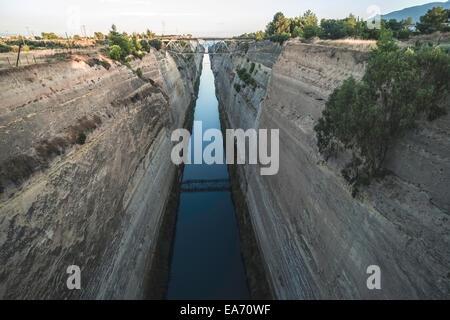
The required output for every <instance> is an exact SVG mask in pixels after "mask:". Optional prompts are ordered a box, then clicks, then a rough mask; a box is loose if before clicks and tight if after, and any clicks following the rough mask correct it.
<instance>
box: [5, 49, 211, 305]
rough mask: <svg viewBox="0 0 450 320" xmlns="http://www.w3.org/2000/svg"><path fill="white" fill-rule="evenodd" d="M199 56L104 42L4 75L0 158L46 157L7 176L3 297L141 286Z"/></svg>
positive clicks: (102, 292) (133, 292)
mask: <svg viewBox="0 0 450 320" xmlns="http://www.w3.org/2000/svg"><path fill="white" fill-rule="evenodd" d="M190 45H191V46H196V45H197V44H195V43H191V44H190ZM93 58H96V59H99V60H103V61H108V62H109V63H110V64H111V67H110V68H109V70H107V69H105V68H104V67H103V66H101V65H100V64H92V63H90V62H91V61H92V59H93ZM201 60H202V56H201V55H198V56H196V58H195V59H193V61H191V63H189V64H183V65H182V67H183V68H182V69H181V68H179V67H180V64H182V63H183V62H182V61H178V60H175V59H174V58H173V57H172V56H171V55H170V54H169V53H167V52H164V51H161V52H157V51H155V50H153V49H152V51H151V53H149V54H147V55H146V56H145V57H144V58H143V59H142V60H139V59H136V60H133V61H131V69H130V68H127V67H126V66H124V65H122V64H119V63H117V62H113V61H111V60H109V59H107V58H105V57H104V56H102V55H101V54H100V53H95V54H93V55H92V56H85V55H83V56H72V57H71V58H70V59H69V60H68V61H61V62H59V63H56V64H50V65H35V66H28V67H25V68H19V69H14V70H10V71H4V72H2V73H1V74H0V87H1V89H2V90H1V97H0V101H1V108H0V136H1V139H0V150H1V151H2V152H1V155H0V163H2V164H3V165H5V164H7V163H8V161H9V160H11V159H12V160H15V159H17V157H19V159H29V158H32V159H36V161H37V162H35V163H33V164H34V165H35V166H34V167H32V168H31V169H30V167H27V166H25V167H24V168H25V169H24V170H25V171H26V170H28V171H26V172H25V174H22V175H21V173H16V174H19V175H20V177H21V178H20V179H16V180H17V181H15V182H14V181H13V180H14V179H9V178H11V177H10V176H6V175H5V174H4V175H3V176H2V178H3V179H2V181H1V184H2V188H3V190H2V191H3V192H2V193H1V200H0V265H1V268H0V297H1V298H3V299H7V298H9V299H11V298H12V299H16V298H19V299H24V298H38V299H47V298H58V299H61V298H64V299H65V298H89V299H91V298H101V299H106V298H141V297H142V294H143V292H144V290H145V289H146V288H145V285H146V283H145V279H146V272H148V268H149V265H150V263H151V260H152V256H151V254H152V248H154V246H155V241H156V238H157V236H158V229H159V225H160V222H161V215H162V213H163V212H164V208H165V205H166V201H167V198H168V192H169V190H170V187H171V186H170V182H171V181H172V177H173V175H174V172H175V168H174V166H173V164H172V162H171V161H170V151H171V146H172V144H171V142H170V134H171V132H172V130H173V129H175V128H179V127H181V126H182V123H183V120H184V115H185V113H186V110H187V108H188V107H189V105H190V104H191V103H192V101H193V99H195V94H194V83H195V81H196V79H197V78H198V77H199V76H200V68H201ZM89 63H90V64H91V65H92V66H89ZM137 68H140V69H141V70H142V73H143V75H142V78H139V77H138V76H137V74H136V70H137ZM150 79H151V80H150ZM80 119H82V120H80ZM86 121H87V122H86ZM74 130H75V133H76V134H78V135H79V134H80V132H81V131H83V134H85V136H86V139H85V142H84V144H80V143H81V142H82V141H81V142H80V141H76V142H75V143H74V142H73V141H72V140H71V139H70V138H71V134H73V131H74ZM77 130H78V131H77ZM55 137H58V138H61V139H65V140H66V142H62V140H53V138H55ZM76 138H78V136H76ZM46 141H47V144H45V143H46ZM49 141H50V142H55V141H56V142H58V141H59V143H60V144H61V145H63V146H64V147H63V148H59V147H60V146H61V145H60V144H57V147H58V148H56V149H57V150H58V151H55V152H52V150H54V149H52V146H50V147H48V146H47V145H48V142H49ZM43 143H44V146H47V148H50V149H48V150H49V151H48V152H47V153H43V152H42V150H41V149H38V147H39V146H40V145H42V144H43ZM60 149H61V150H60ZM39 150H41V153H39ZM45 150H47V149H45ZM62 150H64V151H62ZM58 153H59V154H58ZM23 155H26V156H27V157H29V158H23V157H22V156H23ZM44 155H45V156H44ZM44 158H45V159H44ZM7 177H8V179H7ZM69 265H78V266H79V267H80V268H81V286H82V289H81V290H73V291H70V290H68V289H67V286H66V280H67V277H68V274H67V273H66V269H67V267H68V266H69Z"/></svg>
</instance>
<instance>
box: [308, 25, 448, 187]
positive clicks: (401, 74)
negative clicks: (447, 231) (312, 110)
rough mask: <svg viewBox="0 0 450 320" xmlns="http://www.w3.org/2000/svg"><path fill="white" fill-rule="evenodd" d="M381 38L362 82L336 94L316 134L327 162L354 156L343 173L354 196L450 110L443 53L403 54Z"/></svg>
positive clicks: (388, 39)
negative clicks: (401, 142) (397, 144)
mask: <svg viewBox="0 0 450 320" xmlns="http://www.w3.org/2000/svg"><path fill="white" fill-rule="evenodd" d="M380 37H381V39H380V40H379V41H378V48H377V49H375V50H373V51H372V53H371V57H370V60H369V62H368V65H367V69H366V72H365V75H364V77H363V79H362V81H359V82H358V81H356V80H355V79H353V78H349V79H348V80H346V81H344V83H343V84H342V86H340V87H339V88H337V89H335V90H334V92H333V93H332V94H331V95H330V97H329V98H328V101H327V102H326V105H325V110H324V111H323V114H322V118H320V119H319V121H318V123H317V125H316V126H315V128H314V129H315V131H316V133H317V145H318V147H319V151H320V152H321V153H322V154H323V155H324V157H325V158H326V159H328V158H329V157H331V156H336V155H337V154H338V153H339V151H340V150H341V149H342V148H345V149H349V150H352V152H353V153H354V154H353V157H352V160H351V161H350V162H349V163H348V164H347V166H346V167H345V168H344V170H343V171H342V174H343V176H344V178H345V179H346V180H347V181H348V182H349V183H350V184H351V185H352V186H353V190H354V191H355V190H357V187H358V186H359V185H361V184H366V183H368V182H370V180H371V179H372V178H373V177H374V176H378V175H381V174H383V171H384V169H383V162H384V159H385V156H386V153H387V151H388V149H389V147H390V146H391V145H392V143H393V141H394V140H395V139H396V138H398V137H400V136H402V135H403V134H404V133H405V132H407V131H408V130H411V129H413V128H415V127H416V121H417V120H418V119H419V118H421V117H427V118H428V119H429V120H432V119H435V118H436V117H439V116H441V115H443V114H445V113H446V108H447V107H448V101H447V100H446V99H448V90H449V81H448V79H450V57H449V56H448V55H447V54H445V53H443V52H442V51H441V50H440V49H439V48H423V49H420V50H418V51H417V52H413V51H412V50H402V49H400V48H398V47H397V46H396V45H395V43H394V42H393V41H392V33H389V32H386V31H382V34H381V36H380Z"/></svg>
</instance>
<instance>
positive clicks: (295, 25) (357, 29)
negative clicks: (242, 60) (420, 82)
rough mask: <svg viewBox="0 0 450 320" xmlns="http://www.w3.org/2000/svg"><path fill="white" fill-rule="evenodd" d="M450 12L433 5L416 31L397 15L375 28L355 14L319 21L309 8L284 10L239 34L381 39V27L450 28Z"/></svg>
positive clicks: (404, 33) (399, 30) (400, 30)
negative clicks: (290, 14)
mask: <svg viewBox="0 0 450 320" xmlns="http://www.w3.org/2000/svg"><path fill="white" fill-rule="evenodd" d="M449 14H450V10H446V9H443V8H442V7H435V8H433V9H430V10H429V11H428V12H427V13H426V14H425V15H424V16H422V17H421V18H420V22H419V23H417V25H416V31H414V32H413V31H412V29H414V25H413V23H412V19H411V18H408V19H405V20H402V21H397V20H396V19H390V20H389V21H386V20H381V28H375V25H371V24H373V22H368V21H364V20H362V19H360V18H359V17H355V16H354V15H353V14H350V15H349V16H348V17H347V18H344V19H322V20H321V21H320V24H319V21H318V18H317V16H316V15H315V14H314V13H313V12H312V11H310V10H308V11H306V12H305V13H304V14H303V15H302V16H299V17H294V18H287V17H285V15H284V14H283V13H282V12H277V13H276V14H275V15H274V17H273V19H272V21H270V22H269V23H268V24H267V27H266V30H265V32H263V31H258V32H255V33H250V34H247V33H245V34H243V35H241V36H240V38H254V39H255V40H257V41H258V40H262V39H268V40H272V41H274V42H279V43H283V42H284V41H286V40H288V39H290V38H296V37H300V38H302V39H311V38H313V37H320V38H322V39H342V38H347V37H355V38H361V39H375V40H378V39H379V37H380V30H381V29H390V30H391V31H392V33H393V36H394V37H395V38H397V39H408V38H409V37H410V36H411V35H412V34H429V33H433V32H435V31H443V32H445V31H450V27H449V26H448V25H447V21H448V19H449Z"/></svg>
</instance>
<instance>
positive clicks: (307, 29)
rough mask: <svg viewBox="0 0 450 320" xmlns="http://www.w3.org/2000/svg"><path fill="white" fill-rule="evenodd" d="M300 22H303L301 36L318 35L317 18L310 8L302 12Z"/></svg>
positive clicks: (310, 36) (307, 37) (308, 37)
mask: <svg viewBox="0 0 450 320" xmlns="http://www.w3.org/2000/svg"><path fill="white" fill-rule="evenodd" d="M302 22H303V37H304V38H305V39H310V38H312V37H315V36H317V35H318V33H319V24H318V22H319V20H318V19H317V16H316V15H315V14H314V13H313V12H312V11H311V10H308V11H306V12H305V13H304V14H303V17H302Z"/></svg>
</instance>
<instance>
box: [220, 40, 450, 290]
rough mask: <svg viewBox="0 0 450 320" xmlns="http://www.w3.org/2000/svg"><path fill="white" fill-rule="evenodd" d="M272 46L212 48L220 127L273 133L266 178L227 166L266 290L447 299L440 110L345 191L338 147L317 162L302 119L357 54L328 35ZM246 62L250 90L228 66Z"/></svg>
mask: <svg viewBox="0 0 450 320" xmlns="http://www.w3.org/2000/svg"><path fill="white" fill-rule="evenodd" d="M231 46H232V47H233V46H234V47H235V48H236V49H238V46H237V45H235V44H231ZM276 46H277V45H274V44H273V43H270V42H258V43H257V44H256V45H250V47H249V48H248V51H247V53H246V52H245V51H246V50H240V51H239V50H236V51H235V52H233V54H232V55H213V56H212V67H213V70H214V74H215V77H216V85H217V95H218V99H219V102H220V105H221V109H222V111H223V112H224V114H225V117H226V118H227V120H228V125H229V126H230V127H232V128H243V129H248V128H260V129H279V130H280V169H279V173H278V174H277V175H274V176H260V169H259V167H258V166H248V165H247V166H238V172H239V178H240V181H241V189H242V191H243V193H244V194H245V197H246V202H247V206H248V209H249V214H250V216H251V221H252V224H253V228H254V230H255V234H256V236H257V238H258V243H259V247H260V249H261V251H262V254H263V257H264V260H265V263H266V267H267V269H268V273H269V274H270V278H271V282H272V289H273V291H274V294H275V296H276V297H278V298H280V299H323V298H331V299H342V298H353V299H359V298H362V299H387V298H400V299H403V298H406V299H416V298H424V299H435V298H448V292H449V290H450V232H449V231H450V224H449V221H448V218H449V216H448V215H449V209H450V207H449V205H450V201H449V199H450V198H449V197H448V190H449V187H450V161H449V156H450V140H449V136H450V129H449V128H450V126H449V119H450V118H449V116H445V117H443V118H441V119H439V120H436V121H434V122H432V123H429V122H427V123H422V124H421V126H420V127H421V129H420V130H419V131H418V132H415V133H410V134H408V136H407V137H406V138H404V139H402V140H401V141H398V143H397V144H396V145H395V146H394V147H393V148H392V151H391V153H390V155H389V157H388V160H387V162H386V167H387V168H388V169H389V170H390V171H391V174H390V175H388V176H387V177H385V178H383V179H382V180H379V181H373V182H372V184H371V185H370V186H368V187H367V188H366V189H364V190H363V191H362V192H361V195H360V196H359V198H357V199H355V198H353V197H352V195H351V191H350V188H349V187H348V185H347V184H346V183H345V180H344V179H343V178H342V176H341V175H340V171H341V169H342V168H343V164H344V163H345V162H346V160H347V158H346V157H348V155H344V156H342V157H341V158H340V159H336V160H332V161H329V162H327V163H325V162H324V161H323V159H322V157H321V156H320V155H319V154H318V150H317V147H316V138H315V135H314V131H313V127H314V124H315V123H316V121H317V120H318V119H319V117H320V116H321V112H322V110H323V109H324V106H325V102H326V100H327V98H328V95H329V94H330V93H331V92H332V91H333V89H334V88H336V87H337V86H339V85H340V84H342V82H343V81H344V80H345V79H347V78H348V77H350V76H353V77H354V78H356V79H360V78H361V77H362V76H363V74H364V69H365V63H366V62H367V60H368V58H369V53H368V52H367V51H360V50H357V48H345V47H342V46H340V47H334V46H333V45H332V43H329V44H326V45H320V44H312V45H309V44H303V43H300V42H298V41H289V42H287V43H285V44H284V46H283V47H282V48H281V47H278V48H277V47H276ZM216 50H218V47H216ZM252 62H253V63H255V65H256V67H255V70H258V71H257V72H255V71H253V73H252V74H251V76H252V77H253V79H254V80H255V81H256V82H257V84H258V86H257V88H256V89H255V90H253V89H252V88H251V87H250V86H246V87H245V88H244V89H241V90H240V91H239V92H238V91H237V90H236V89H235V84H239V85H240V86H242V85H243V84H244V81H242V80H240V79H239V77H238V74H237V70H238V68H245V69H246V70H247V71H248V72H249V71H250V68H251V64H252ZM261 71H262V72H261ZM370 265H378V266H379V267H380V268H381V287H382V289H381V290H368V288H367V286H366V281H367V278H368V277H369V275H368V274H366V270H367V267H368V266H370Z"/></svg>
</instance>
